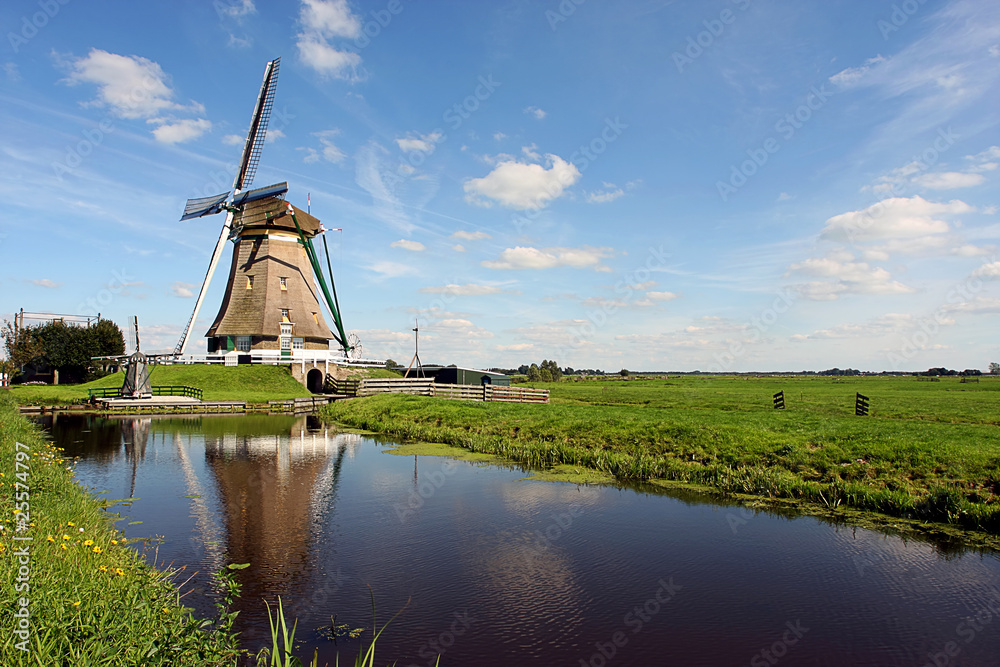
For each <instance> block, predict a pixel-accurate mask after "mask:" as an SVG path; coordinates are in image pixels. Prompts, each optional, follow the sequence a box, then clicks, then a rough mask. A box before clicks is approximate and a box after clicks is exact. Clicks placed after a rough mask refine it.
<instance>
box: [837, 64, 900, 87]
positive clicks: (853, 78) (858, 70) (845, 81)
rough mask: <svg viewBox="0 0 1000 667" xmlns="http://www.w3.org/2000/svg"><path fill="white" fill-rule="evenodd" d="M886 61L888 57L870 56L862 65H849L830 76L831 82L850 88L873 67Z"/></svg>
mask: <svg viewBox="0 0 1000 667" xmlns="http://www.w3.org/2000/svg"><path fill="white" fill-rule="evenodd" d="M885 61H886V59H885V58H883V57H882V56H875V57H874V58H869V59H868V60H866V61H865V64H864V65H861V66H860V67H848V68H847V69H844V70H841V71H840V72H837V73H836V74H834V75H833V76H831V77H830V83H833V84H836V85H838V86H840V87H842V88H850V87H851V86H853V85H854V84H856V83H858V82H859V81H861V79H863V78H864V77H865V76H866V75H867V74H868V72H869V71H870V70H871V69H872V68H873V67H877V66H878V65H881V64H882V63H884V62H885Z"/></svg>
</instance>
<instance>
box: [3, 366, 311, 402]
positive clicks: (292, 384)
mask: <svg viewBox="0 0 1000 667" xmlns="http://www.w3.org/2000/svg"><path fill="white" fill-rule="evenodd" d="M123 381H124V375H123V374H122V373H115V374H114V375H109V376H106V377H103V378H100V379H99V380H94V381H93V382H88V383H87V384H78V385H63V386H42V385H28V386H21V385H15V386H13V387H11V389H10V393H11V395H12V396H13V397H14V399H15V400H16V401H17V402H18V403H19V404H21V405H68V404H73V403H84V402H86V401H87V390H88V389H98V388H103V387H115V388H118V387H121V386H122V382H123ZM149 381H150V384H153V385H179V386H189V387H196V388H198V389H201V390H202V391H203V392H204V400H206V401H246V402H248V403H267V402H268V401H281V400H288V399H291V398H302V397H305V396H310V393H309V391H308V390H307V389H306V388H305V387H303V386H302V385H301V384H300V383H299V382H298V381H297V380H295V378H293V377H292V375H291V373H290V372H289V370H288V367H287V366H266V365H244V366H235V367H231V368H226V367H224V366H219V365H213V366H209V365H205V364H191V365H179V364H178V365H171V366H153V370H152V373H151V374H150V378H149Z"/></svg>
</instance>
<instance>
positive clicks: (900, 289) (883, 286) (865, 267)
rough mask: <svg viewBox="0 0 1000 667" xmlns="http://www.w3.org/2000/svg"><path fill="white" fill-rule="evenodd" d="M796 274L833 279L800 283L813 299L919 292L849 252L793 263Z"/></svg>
mask: <svg viewBox="0 0 1000 667" xmlns="http://www.w3.org/2000/svg"><path fill="white" fill-rule="evenodd" d="M795 274H800V275H804V276H811V277H816V278H832V279H833V280H818V281H810V282H806V283H804V284H800V285H798V286H796V289H797V291H798V292H799V293H800V294H802V295H803V296H804V297H805V298H807V299H811V300H813V301H830V300H833V299H836V298H838V297H839V296H840V295H842V294H844V295H846V294H908V293H912V292H914V291H915V290H914V289H913V288H911V287H907V286H906V285H903V284H902V283H900V282H898V281H895V280H893V279H892V276H891V275H890V274H889V272H888V271H886V270H885V269H883V268H881V267H873V266H871V265H869V264H868V263H867V262H858V261H855V258H854V255H853V254H852V253H850V252H846V251H837V252H833V253H831V254H830V255H829V256H827V257H810V258H809V259H806V260H805V261H803V262H799V263H797V264H792V265H791V266H790V267H788V273H786V276H791V275H795Z"/></svg>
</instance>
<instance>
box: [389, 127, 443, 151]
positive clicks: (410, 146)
mask: <svg viewBox="0 0 1000 667" xmlns="http://www.w3.org/2000/svg"><path fill="white" fill-rule="evenodd" d="M443 136H444V135H443V134H442V133H440V132H431V133H430V134H418V135H417V136H415V137H413V136H411V137H406V138H405V139H396V144H397V145H398V146H399V150H401V151H403V152H404V153H410V152H414V151H417V152H421V153H432V152H433V151H434V145H435V144H436V143H437V142H439V141H440V140H441V137H443Z"/></svg>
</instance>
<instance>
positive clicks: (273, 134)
mask: <svg viewBox="0 0 1000 667" xmlns="http://www.w3.org/2000/svg"><path fill="white" fill-rule="evenodd" d="M284 138H285V133H284V132H282V131H281V130H279V129H278V128H274V129H271V130H268V131H267V134H266V135H265V139H264V141H266V142H267V143H269V144H273V143H274V142H275V141H277V140H278V139H284Z"/></svg>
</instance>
